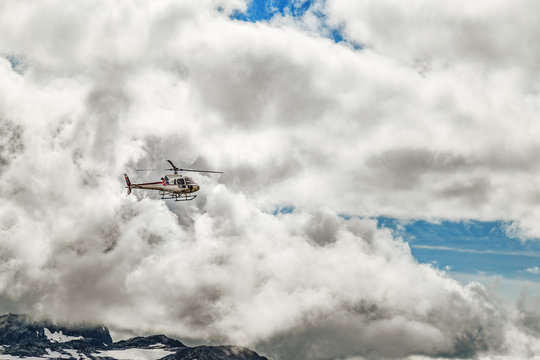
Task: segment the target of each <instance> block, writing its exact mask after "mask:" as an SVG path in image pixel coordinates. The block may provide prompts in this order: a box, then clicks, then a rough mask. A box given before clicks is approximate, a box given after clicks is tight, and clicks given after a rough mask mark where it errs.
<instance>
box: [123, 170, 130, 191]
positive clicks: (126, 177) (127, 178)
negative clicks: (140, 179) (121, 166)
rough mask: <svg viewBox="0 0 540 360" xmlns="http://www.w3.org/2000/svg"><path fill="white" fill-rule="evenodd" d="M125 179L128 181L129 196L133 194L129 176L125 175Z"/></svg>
mask: <svg viewBox="0 0 540 360" xmlns="http://www.w3.org/2000/svg"><path fill="white" fill-rule="evenodd" d="M124 179H126V184H127V189H128V191H127V194H128V195H129V194H131V181H129V177H128V176H127V174H124Z"/></svg>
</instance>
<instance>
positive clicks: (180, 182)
mask: <svg viewBox="0 0 540 360" xmlns="http://www.w3.org/2000/svg"><path fill="white" fill-rule="evenodd" d="M177 182H178V185H181V186H184V185H185V183H184V179H182V178H180V179H178V180H177Z"/></svg>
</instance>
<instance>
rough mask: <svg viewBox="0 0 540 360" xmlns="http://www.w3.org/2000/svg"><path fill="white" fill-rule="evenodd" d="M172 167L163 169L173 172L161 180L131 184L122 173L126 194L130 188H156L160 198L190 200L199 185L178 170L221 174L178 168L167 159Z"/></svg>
mask: <svg viewBox="0 0 540 360" xmlns="http://www.w3.org/2000/svg"><path fill="white" fill-rule="evenodd" d="M167 161H168V162H169V164H171V166H172V168H170V169H165V170H171V171H174V174H168V175H165V176H163V177H162V178H161V181H155V182H149V183H141V184H132V183H131V181H130V180H129V177H128V175H127V174H124V178H125V180H126V185H127V186H126V188H127V189H128V190H127V194H128V195H129V194H131V189H145V190H158V191H159V195H161V198H162V199H166V200H167V199H171V200H175V201H190V200H193V199H195V198H196V197H197V195H196V194H193V193H194V192H197V191H199V189H200V186H199V184H197V183H196V182H195V181H194V180H193V179H192V178H190V177H189V176H184V175H181V174H178V172H179V171H191V172H198V173H214V174H223V171H213V170H196V169H180V168H178V167H176V166H175V165H174V164H173V163H172V161H171V160H167ZM152 170H155V169H140V170H136V171H152Z"/></svg>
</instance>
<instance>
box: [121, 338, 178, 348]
mask: <svg viewBox="0 0 540 360" xmlns="http://www.w3.org/2000/svg"><path fill="white" fill-rule="evenodd" d="M157 344H162V345H165V346H166V347H169V348H183V347H186V346H185V345H184V344H182V343H181V342H180V341H178V340H175V339H171V338H169V337H167V336H165V335H153V336H146V337H141V336H138V337H134V338H131V339H128V340H122V341H119V342H117V343H114V345H113V346H112V347H111V348H112V349H129V348H139V349H148V348H151V347H152V346H154V345H157Z"/></svg>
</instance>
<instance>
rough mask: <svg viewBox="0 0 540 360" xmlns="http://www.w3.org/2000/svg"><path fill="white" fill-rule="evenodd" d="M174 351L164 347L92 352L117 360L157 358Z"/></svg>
mask: <svg viewBox="0 0 540 360" xmlns="http://www.w3.org/2000/svg"><path fill="white" fill-rule="evenodd" d="M174 353H175V351H167V350H164V349H156V348H154V349H136V348H135V349H125V350H105V351H99V352H98V353H97V354H92V356H95V357H111V358H114V359H118V360H131V359H140V360H158V359H161V358H163V357H165V356H167V355H171V354H174Z"/></svg>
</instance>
